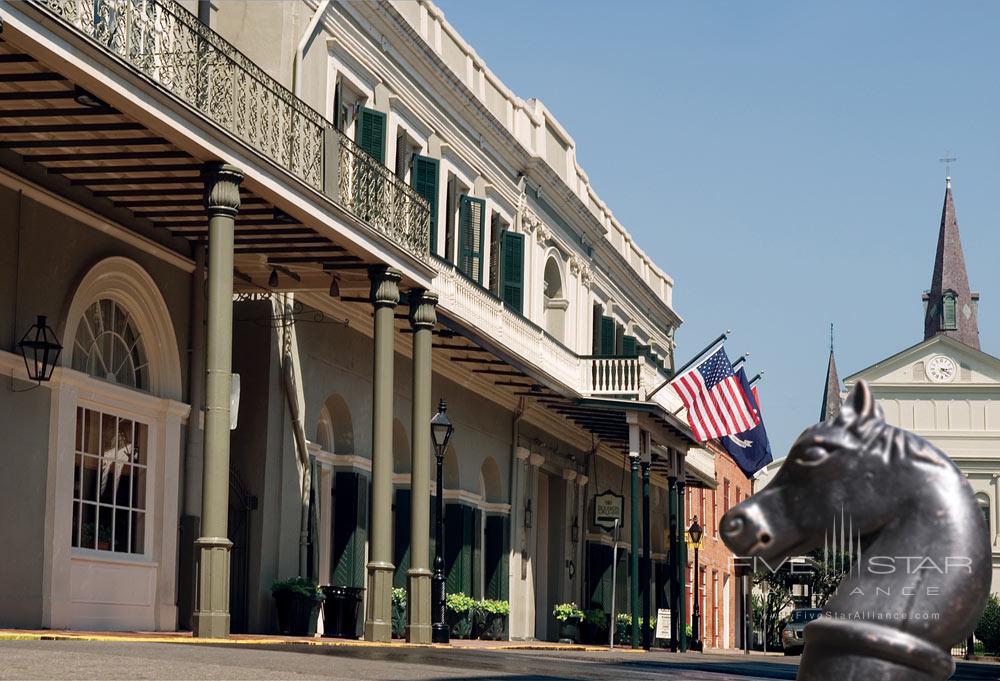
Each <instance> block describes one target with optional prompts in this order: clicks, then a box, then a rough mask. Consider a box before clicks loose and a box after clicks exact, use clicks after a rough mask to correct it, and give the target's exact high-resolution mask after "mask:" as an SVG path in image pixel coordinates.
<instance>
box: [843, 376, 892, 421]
mask: <svg viewBox="0 0 1000 681" xmlns="http://www.w3.org/2000/svg"><path fill="white" fill-rule="evenodd" d="M839 418H840V420H841V421H843V422H844V423H864V422H865V421H869V420H871V419H876V420H879V421H882V420H885V415H884V414H883V413H882V408H881V407H880V406H878V404H877V403H876V402H875V398H874V397H873V396H872V391H871V389H870V388H869V387H868V383H866V382H865V381H858V384H857V385H856V386H854V389H853V390H851V392H850V393H848V395H847V399H845V400H844V404H843V405H842V406H841V408H840V416H839Z"/></svg>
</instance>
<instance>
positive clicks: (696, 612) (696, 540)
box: [687, 516, 705, 651]
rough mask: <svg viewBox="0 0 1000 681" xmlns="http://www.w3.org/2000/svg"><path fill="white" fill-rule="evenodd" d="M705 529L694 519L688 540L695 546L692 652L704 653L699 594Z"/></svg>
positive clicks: (696, 518) (696, 517) (689, 529)
mask: <svg viewBox="0 0 1000 681" xmlns="http://www.w3.org/2000/svg"><path fill="white" fill-rule="evenodd" d="M704 532H705V531H704V529H702V526H701V525H699V524H698V516H695V517H694V520H693V522H692V523H691V526H690V527H689V528H688V531H687V533H688V540H689V541H690V542H691V543H692V544H694V606H693V607H692V608H691V636H692V638H693V639H694V640H693V641H692V642H691V648H692V650H701V651H704V648H703V647H702V641H701V595H700V594H699V587H700V586H701V585H700V577H701V568H700V567H699V565H698V549H699V548H700V546H699V545H700V544H701V538H702V535H703V534H704Z"/></svg>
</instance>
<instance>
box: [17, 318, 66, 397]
mask: <svg viewBox="0 0 1000 681" xmlns="http://www.w3.org/2000/svg"><path fill="white" fill-rule="evenodd" d="M17 347H18V349H19V350H20V351H21V355H22V356H23V357H24V367H25V368H26V369H27V370H28V378H29V379H31V380H32V381H38V383H39V384H41V383H42V382H43V381H48V380H50V379H51V378H52V372H53V371H54V370H55V368H56V362H57V361H58V360H59V353H60V352H62V346H61V345H59V340H58V339H57V338H56V333H55V331H53V330H52V329H51V328H50V327H49V325H48V324H47V323H46V322H45V315H41V314H40V315H38V320H37V321H36V322H35V324H34V325H33V326H32V327H31V328H30V329H28V333H26V334H24V337H23V338H22V339H21V340H20V341H19V342H18V344H17Z"/></svg>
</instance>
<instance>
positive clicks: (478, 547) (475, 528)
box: [468, 508, 483, 600]
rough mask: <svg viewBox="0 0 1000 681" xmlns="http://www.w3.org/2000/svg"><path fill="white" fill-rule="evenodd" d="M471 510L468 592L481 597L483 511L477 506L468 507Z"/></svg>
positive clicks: (475, 596) (476, 597)
mask: <svg viewBox="0 0 1000 681" xmlns="http://www.w3.org/2000/svg"><path fill="white" fill-rule="evenodd" d="M470 510H471V511H472V512H471V513H469V514H468V515H469V521H470V524H471V527H470V528H469V531H470V535H471V536H470V537H469V538H470V539H471V540H472V541H471V542H470V544H471V546H472V564H471V565H470V566H469V567H470V570H469V574H470V576H471V577H472V590H471V591H470V593H471V594H472V597H473V598H475V599H477V600H478V599H481V598H482V597H483V593H482V585H483V580H482V579H481V576H482V571H483V535H482V533H481V532H480V531H479V528H481V527H482V522H483V512H482V511H481V510H479V509H478V508H473V509H470Z"/></svg>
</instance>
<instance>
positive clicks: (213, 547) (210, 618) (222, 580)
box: [191, 537, 233, 638]
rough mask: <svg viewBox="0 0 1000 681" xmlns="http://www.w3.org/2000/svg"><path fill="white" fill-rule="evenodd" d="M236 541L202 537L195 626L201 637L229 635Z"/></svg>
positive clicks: (198, 544)
mask: <svg viewBox="0 0 1000 681" xmlns="http://www.w3.org/2000/svg"><path fill="white" fill-rule="evenodd" d="M232 547H233V543H232V542H231V541H229V540H228V539H226V538H225V537H199V538H198V539H196V540H195V542H194V550H195V555H196V556H197V558H196V560H197V565H196V573H197V577H196V580H197V585H196V590H195V605H194V613H193V614H192V615H191V629H192V631H193V633H194V635H195V636H197V637H199V638H228V637H229V552H230V550H231V549H232Z"/></svg>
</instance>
